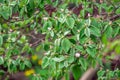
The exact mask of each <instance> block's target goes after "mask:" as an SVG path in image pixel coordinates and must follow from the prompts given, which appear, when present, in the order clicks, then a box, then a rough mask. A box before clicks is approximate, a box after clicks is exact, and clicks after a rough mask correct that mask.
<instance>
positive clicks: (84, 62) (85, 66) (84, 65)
mask: <svg viewBox="0 0 120 80" xmlns="http://www.w3.org/2000/svg"><path fill="white" fill-rule="evenodd" d="M79 63H80V64H81V66H82V68H83V69H84V70H86V69H87V67H88V64H87V61H86V60H85V59H84V58H80V59H79Z"/></svg>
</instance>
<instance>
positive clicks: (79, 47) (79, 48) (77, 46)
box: [75, 45, 84, 52]
mask: <svg viewBox="0 0 120 80" xmlns="http://www.w3.org/2000/svg"><path fill="white" fill-rule="evenodd" d="M75 48H76V49H77V50H78V51H81V52H82V51H84V48H83V46H81V45H76V46H75Z"/></svg>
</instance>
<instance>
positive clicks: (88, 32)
mask: <svg viewBox="0 0 120 80" xmlns="http://www.w3.org/2000/svg"><path fill="white" fill-rule="evenodd" d="M84 33H85V35H86V36H87V37H90V29H89V28H88V27H86V28H85V31H84Z"/></svg>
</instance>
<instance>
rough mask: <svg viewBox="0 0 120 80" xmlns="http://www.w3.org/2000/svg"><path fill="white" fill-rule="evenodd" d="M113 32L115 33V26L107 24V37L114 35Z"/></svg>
mask: <svg viewBox="0 0 120 80" xmlns="http://www.w3.org/2000/svg"><path fill="white" fill-rule="evenodd" d="M112 33H113V28H112V27H111V26H107V28H106V29H105V32H104V34H105V35H106V37H107V38H110V37H112Z"/></svg>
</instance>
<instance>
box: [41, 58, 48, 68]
mask: <svg viewBox="0 0 120 80" xmlns="http://www.w3.org/2000/svg"><path fill="white" fill-rule="evenodd" d="M48 65H49V58H48V57H44V58H43V60H42V67H43V68H46V67H47V66H48Z"/></svg>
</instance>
